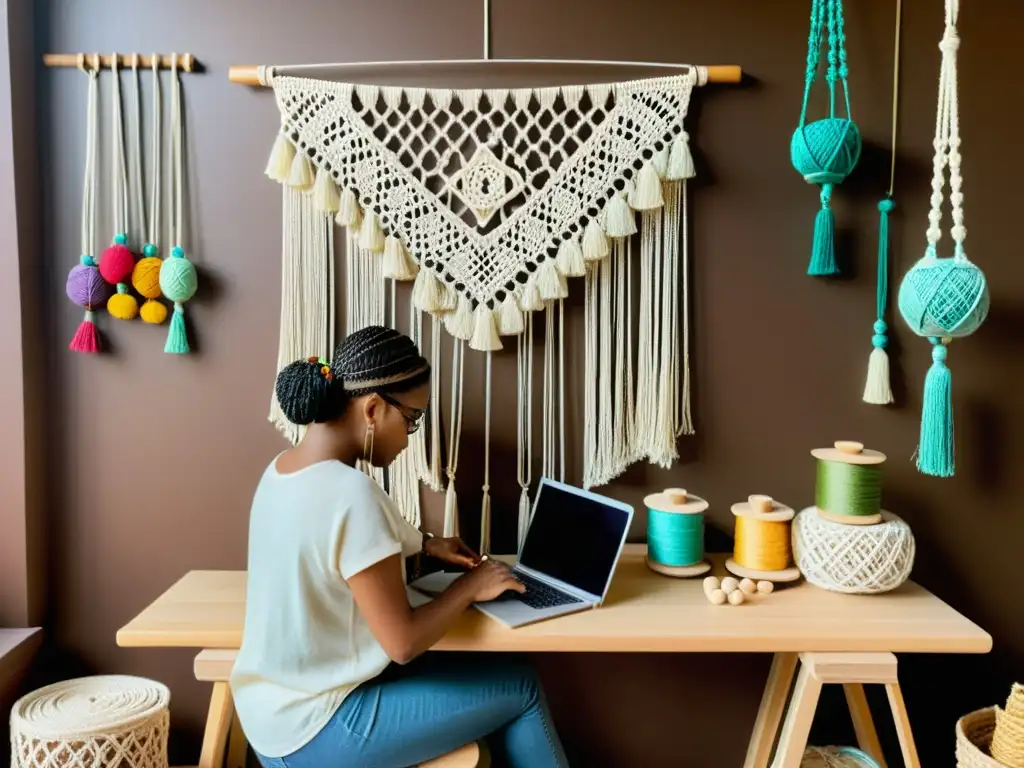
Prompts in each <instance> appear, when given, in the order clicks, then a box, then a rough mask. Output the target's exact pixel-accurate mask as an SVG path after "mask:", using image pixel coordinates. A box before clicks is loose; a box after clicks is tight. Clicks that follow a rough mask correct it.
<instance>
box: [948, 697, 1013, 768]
mask: <svg viewBox="0 0 1024 768" xmlns="http://www.w3.org/2000/svg"><path fill="white" fill-rule="evenodd" d="M997 709H998V707H988V708H986V709H979V710H977V711H975V712H971V713H970V714H967V715H964V716H963V717H961V718H960V719H959V720H957V723H956V766H957V768H1006V766H1004V765H1003V764H1002V763H1000V762H999V761H998V760H995V759H993V757H992V756H991V755H990V754H989V747H990V745H991V744H992V732H993V731H994V730H995V728H996V710H997Z"/></svg>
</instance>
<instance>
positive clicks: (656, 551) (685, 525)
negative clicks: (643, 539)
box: [647, 509, 704, 568]
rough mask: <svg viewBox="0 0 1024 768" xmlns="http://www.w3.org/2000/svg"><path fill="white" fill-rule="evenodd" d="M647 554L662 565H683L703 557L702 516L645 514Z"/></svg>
mask: <svg viewBox="0 0 1024 768" xmlns="http://www.w3.org/2000/svg"><path fill="white" fill-rule="evenodd" d="M647 556H648V557H650V558H651V559H652V560H654V561H655V562H656V563H660V564H661V565H668V566H672V567H673V568H682V567H684V566H687V565H696V564H697V563H699V562H700V561H702V560H703V559H704V515H703V514H701V513H700V512H697V513H695V514H682V513H679V512H663V511H661V510H658V509H651V510H648V513H647Z"/></svg>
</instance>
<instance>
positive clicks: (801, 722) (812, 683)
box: [743, 653, 921, 768]
mask: <svg viewBox="0 0 1024 768" xmlns="http://www.w3.org/2000/svg"><path fill="white" fill-rule="evenodd" d="M798 662H799V664H800V672H799V674H798V675H796V686H795V687H794V688H793V694H792V697H791V698H790V702H789V706H788V708H787V707H786V697H787V694H788V693H789V689H790V686H791V685H792V683H793V677H794V674H795V673H796V668H797V663H798ZM825 683H841V684H842V686H843V691H844V693H845V694H846V704H847V706H848V707H849V709H850V716H851V717H852V718H853V728H854V731H855V732H856V734H857V743H858V746H859V747H860V748H861V749H862V750H863V751H864V752H866V753H868V754H869V755H870V756H871V757H872V758H874V759H875V761H876V762H878V764H879V765H880V766H882V768H885V759H884V757H883V756H882V747H881V745H880V744H879V742H878V733H877V732H876V731H875V723H874V721H873V720H872V719H871V710H870V709H869V708H868V702H867V698H866V697H865V695H864V685H865V684H874V683H878V684H882V685H884V686H885V691H886V694H888V697H889V707H890V709H891V710H892V715H893V720H894V721H895V723H896V731H897V733H898V734H899V740H900V750H901V752H902V753H903V763H904V765H905V766H907V768H920V765H921V763H920V761H919V760H918V757H917V747H916V746H915V745H914V734H913V732H912V731H911V729H910V720H909V718H908V717H907V708H906V705H905V704H904V703H903V693H902V691H901V690H900V684H899V682H898V680H897V677H896V657H895V656H894V655H893V654H891V653H800V654H796V653H777V654H775V660H774V662H773V663H772V669H771V673H770V674H769V677H768V685H767V687H766V688H765V692H764V697H763V698H762V699H761V708H760V709H759V710H758V713H757V721H756V723H755V725H754V735H753V737H752V738H751V740H750V747H749V749H748V750H747V759H746V761H745V762H744V764H743V765H744V768H764V766H765V765H767V762H768V758H769V757H770V756H771V752H772V746H773V744H774V741H775V736H776V733H777V732H778V727H779V721H780V720H781V719H782V714H783V711H784V710H785V712H786V720H785V722H784V723H783V725H782V734H781V736H780V737H779V744H778V747H777V748H776V750H775V760H774V762H773V763H772V766H773V767H774V768H798V766H799V765H800V762H801V759H802V758H803V754H804V750H805V749H806V747H807V736H808V734H809V733H810V730H811V722H812V721H813V720H814V711H815V709H817V706H818V697H819V696H820V694H821V686H822V685H823V684H825Z"/></svg>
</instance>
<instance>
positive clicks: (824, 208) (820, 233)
mask: <svg viewBox="0 0 1024 768" xmlns="http://www.w3.org/2000/svg"><path fill="white" fill-rule="evenodd" d="M831 198H832V185H831V184H822V185H821V210H820V211H818V215H817V216H816V217H815V219H814V244H813V245H812V247H811V262H810V264H808V265H807V274H808V275H813V276H815V277H824V276H827V275H837V274H839V268H838V267H837V266H836V242H835V241H836V220H835V216H834V215H833V214H832V209H831V208H829V205H828V202H829V200H830V199H831Z"/></svg>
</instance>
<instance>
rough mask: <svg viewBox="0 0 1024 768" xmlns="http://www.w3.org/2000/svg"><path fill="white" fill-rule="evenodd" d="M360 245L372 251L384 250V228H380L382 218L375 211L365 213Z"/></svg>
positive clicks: (360, 230) (360, 229) (360, 233)
mask: <svg viewBox="0 0 1024 768" xmlns="http://www.w3.org/2000/svg"><path fill="white" fill-rule="evenodd" d="M359 247H360V248H362V249H363V250H364V251H369V252H370V253H380V252H381V251H383V250H384V230H382V229H381V228H380V220H379V219H378V218H377V214H376V213H374V212H373V211H366V213H365V214H364V215H363V225H362V226H361V227H360V228H359Z"/></svg>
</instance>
